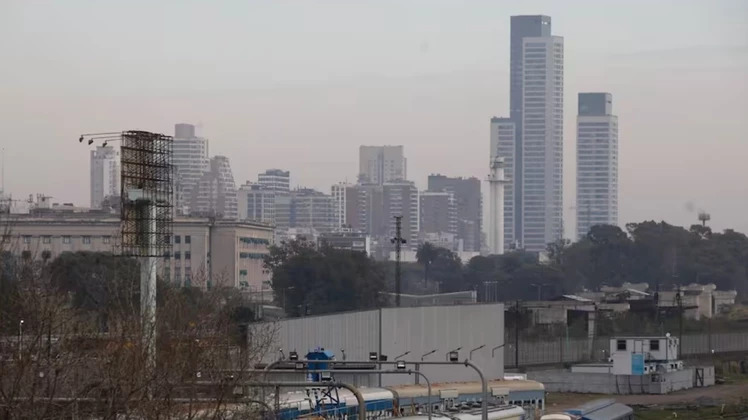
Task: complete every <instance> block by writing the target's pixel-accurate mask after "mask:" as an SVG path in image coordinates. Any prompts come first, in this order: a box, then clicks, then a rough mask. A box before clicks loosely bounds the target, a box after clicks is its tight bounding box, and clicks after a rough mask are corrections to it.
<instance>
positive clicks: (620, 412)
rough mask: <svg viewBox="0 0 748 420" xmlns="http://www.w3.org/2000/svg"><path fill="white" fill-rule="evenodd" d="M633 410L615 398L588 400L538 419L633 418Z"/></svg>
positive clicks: (614, 419) (612, 419) (623, 419)
mask: <svg viewBox="0 0 748 420" xmlns="http://www.w3.org/2000/svg"><path fill="white" fill-rule="evenodd" d="M633 419H634V410H633V409H632V408H631V407H629V406H627V405H624V404H621V403H617V402H615V400H610V399H601V400H595V401H590V402H588V403H587V404H584V405H582V406H580V407H579V408H572V409H569V410H566V411H565V412H564V413H560V414H546V415H544V416H543V417H541V418H540V420H633Z"/></svg>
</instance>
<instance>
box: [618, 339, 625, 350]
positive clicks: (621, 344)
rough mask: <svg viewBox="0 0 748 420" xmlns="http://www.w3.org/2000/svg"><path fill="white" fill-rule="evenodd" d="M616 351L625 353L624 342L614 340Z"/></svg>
mask: <svg viewBox="0 0 748 420" xmlns="http://www.w3.org/2000/svg"><path fill="white" fill-rule="evenodd" d="M616 349H617V350H619V351H626V340H616Z"/></svg>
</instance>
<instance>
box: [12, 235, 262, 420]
mask: <svg viewBox="0 0 748 420" xmlns="http://www.w3.org/2000/svg"><path fill="white" fill-rule="evenodd" d="M14 255H17V254H14V253H12V252H8V251H3V250H0V256H2V260H0V263H1V264H2V267H0V287H2V288H1V289H0V292H2V297H0V299H2V302H0V303H1V304H0V331H1V332H2V337H0V418H2V419H27V418H38V419H45V418H48V419H51V418H70V417H73V418H104V419H114V418H148V419H158V418H169V419H173V418H184V419H198V418H200V419H202V418H211V419H224V418H233V417H236V416H241V418H248V417H250V418H251V417H256V416H259V410H260V407H261V406H260V405H257V404H250V403H249V400H248V398H251V399H257V398H259V397H260V396H261V394H259V393H255V394H253V395H251V396H247V395H244V392H238V391H240V390H241V388H240V387H238V385H239V382H240V381H246V380H255V379H254V378H252V375H251V373H250V372H249V370H250V369H252V368H253V367H254V366H255V365H256V364H257V363H258V362H260V360H261V359H262V357H263V355H264V354H266V353H267V352H268V351H269V348H270V345H271V343H272V341H273V334H274V332H275V331H274V326H273V325H272V324H267V323H262V324H254V323H251V322H249V321H250V319H251V318H252V317H251V315H252V314H251V307H248V306H247V303H246V302H244V301H243V299H242V298H241V296H240V294H239V293H238V292H237V291H235V290H233V289H213V290H208V291H206V290H201V289H198V288H181V287H175V286H173V285H169V284H166V283H163V282H160V283H159V290H158V309H157V316H158V318H157V327H156V331H155V332H153V333H155V334H157V340H156V342H157V347H156V368H155V369H151V368H149V365H148V361H147V360H146V357H147V356H146V351H145V345H144V343H145V342H146V339H148V337H146V336H145V331H146V329H144V327H143V325H144V324H143V322H142V319H141V317H140V313H139V312H140V309H139V306H140V305H139V290H138V286H137V285H138V281H137V278H133V276H134V275H136V274H135V273H137V270H132V271H131V270H126V269H121V270H119V269H118V270H119V271H118V270H115V272H111V270H110V271H106V270H105V269H104V267H105V265H106V264H105V263H104V262H103V261H102V262H101V263H100V264H94V266H93V267H88V268H86V269H85V270H83V269H80V270H77V271H75V273H84V274H85V276H89V277H90V278H86V279H85V280H86V282H90V283H86V284H87V285H88V284H91V285H93V286H91V287H94V286H95V287H100V289H96V290H94V291H91V290H86V289H85V287H83V288H82V289H71V287H69V286H70V284H71V282H75V281H78V280H80V279H71V278H70V277H73V275H72V274H70V271H65V270H55V269H54V262H50V261H49V258H41V259H40V258H35V256H33V255H25V254H24V255H21V257H15V256H14ZM101 258H120V257H114V256H111V255H107V256H102V257H101ZM116 267H120V266H119V265H117V266H116ZM60 276H64V277H65V278H60ZM97 282H99V283H97ZM195 283H196V284H203V283H204V279H196V282H195ZM78 294H83V295H84V296H83V297H80V296H78ZM88 295H91V296H88ZM102 296H103V297H102ZM92 302H93V303H92ZM99 304H101V305H99ZM97 305H98V306H97ZM262 379H263V378H257V379H256V380H262ZM241 391H244V390H241Z"/></svg>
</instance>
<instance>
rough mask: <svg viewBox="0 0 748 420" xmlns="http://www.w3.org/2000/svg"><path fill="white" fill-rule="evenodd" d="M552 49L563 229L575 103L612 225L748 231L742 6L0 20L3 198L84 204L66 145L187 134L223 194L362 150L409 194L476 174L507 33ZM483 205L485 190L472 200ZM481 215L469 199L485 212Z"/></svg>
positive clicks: (269, 10) (325, 173) (116, 7)
mask: <svg viewBox="0 0 748 420" xmlns="http://www.w3.org/2000/svg"><path fill="white" fill-rule="evenodd" d="M523 14H525V15H526V14H543V15H548V16H551V17H552V18H553V34H554V35H559V36H562V37H564V55H565V58H564V92H565V94H564V103H563V107H564V169H563V174H564V204H563V206H564V227H565V236H567V237H573V236H574V233H573V232H574V230H573V226H574V223H575V218H574V215H575V210H574V209H573V208H574V207H575V206H576V203H575V159H576V158H575V156H576V151H575V150H576V149H575V139H576V123H575V119H576V115H577V93H578V92H609V93H611V94H612V96H613V112H614V114H615V115H617V116H618V118H619V139H620V141H619V155H620V160H619V162H620V169H619V174H620V175H619V177H620V189H619V203H620V205H619V207H620V211H619V218H618V219H619V224H621V225H623V224H624V223H626V222H629V221H641V220H658V221H659V220H666V221H668V222H670V223H673V224H677V225H683V226H688V225H690V224H692V223H696V222H697V212H698V211H699V210H706V211H708V212H709V213H711V218H712V219H711V222H710V223H711V226H712V227H713V228H714V229H715V230H721V229H724V228H734V229H736V230H739V231H742V232H748V219H746V214H748V183H746V181H747V180H748V168H747V167H746V165H745V159H746V157H748V137H747V136H746V133H747V132H748V119H747V118H746V114H747V113H746V110H747V109H748V80H747V76H746V75H747V74H748V2H745V1H742V0H732V1H729V0H728V1H708V2H706V1H682V0H677V1H675V0H674V1H656V2H652V1H617V2H612V1H606V2H600V1H581V0H575V1H563V2H558V1H471V2H463V1H377V2H340V1H337V2H328V1H315V2H305V1H278V2H254V1H253V2H240V1H225V2H185V1H158V2H146V1H132V2H94V1H78V0H68V1H64V2H36V1H12V0H10V1H9V0H5V1H3V2H2V3H0V39H2V42H0V57H2V65H0V123H1V125H2V127H3V132H4V136H3V141H2V147H3V148H4V150H5V165H4V166H5V167H4V173H5V177H4V185H5V190H6V192H7V193H11V194H12V195H13V196H14V198H23V197H27V196H28V195H29V194H32V193H33V194H36V193H44V194H48V195H51V196H53V197H54V201H58V202H73V203H76V204H80V205H87V204H88V194H89V191H88V185H89V167H88V160H89V149H87V148H86V147H85V145H81V144H79V143H78V142H77V141H76V140H77V138H78V135H79V134H80V133H85V132H97V131H118V130H122V129H142V130H149V131H155V132H162V133H166V134H173V126H174V124H175V123H180V122H186V123H191V124H195V125H196V126H197V130H198V135H201V136H204V137H206V138H208V139H209V140H210V152H211V153H212V154H220V155H225V156H227V157H228V158H229V159H230V160H231V166H232V170H233V174H234V179H235V180H236V183H237V185H240V184H242V183H244V182H245V181H246V180H253V179H254V178H255V177H256V174H257V173H259V172H261V171H263V170H265V169H267V168H274V167H277V168H283V169H286V170H290V171H291V184H292V187H296V186H305V187H312V188H316V189H319V190H321V191H329V188H330V185H332V184H335V183H337V182H340V181H345V180H348V181H349V182H355V181H356V176H357V173H358V172H357V169H358V168H357V165H358V150H359V149H358V148H359V145H369V144H370V145H384V144H392V145H403V146H404V148H405V149H404V150H405V156H406V157H407V160H408V178H409V179H410V180H413V181H415V183H416V185H417V186H418V187H419V189H425V187H426V185H425V184H426V177H427V176H428V175H429V174H431V173H442V174H445V175H449V176H465V177H469V176H475V177H478V178H479V179H485V177H486V176H487V175H488V172H489V168H488V164H489V158H488V154H487V151H488V144H489V119H490V117H492V116H507V115H508V114H509V58H510V51H509V46H510V42H509V37H510V16H513V15H523ZM484 196H485V187H484ZM484 200H485V198H484Z"/></svg>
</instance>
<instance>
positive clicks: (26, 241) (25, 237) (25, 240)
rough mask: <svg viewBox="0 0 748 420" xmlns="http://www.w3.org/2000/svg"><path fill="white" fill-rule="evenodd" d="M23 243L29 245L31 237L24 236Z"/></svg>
mask: <svg viewBox="0 0 748 420" xmlns="http://www.w3.org/2000/svg"><path fill="white" fill-rule="evenodd" d="M23 243H25V244H30V243H31V236H28V235H26V236H24V237H23Z"/></svg>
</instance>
